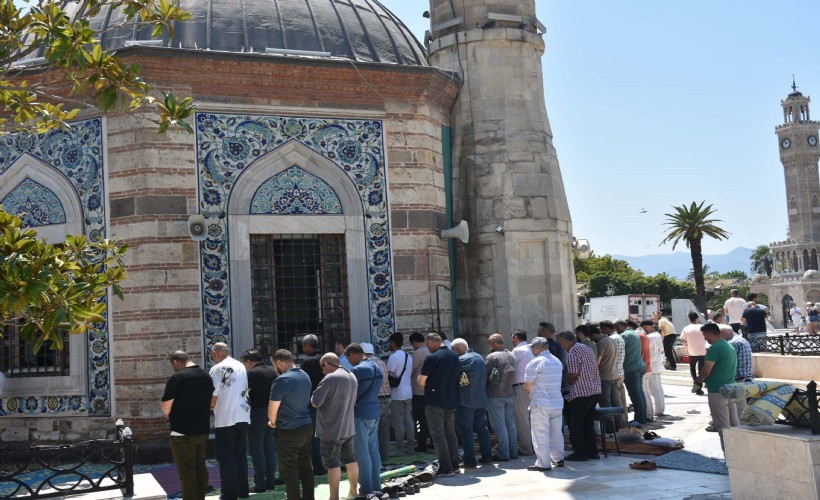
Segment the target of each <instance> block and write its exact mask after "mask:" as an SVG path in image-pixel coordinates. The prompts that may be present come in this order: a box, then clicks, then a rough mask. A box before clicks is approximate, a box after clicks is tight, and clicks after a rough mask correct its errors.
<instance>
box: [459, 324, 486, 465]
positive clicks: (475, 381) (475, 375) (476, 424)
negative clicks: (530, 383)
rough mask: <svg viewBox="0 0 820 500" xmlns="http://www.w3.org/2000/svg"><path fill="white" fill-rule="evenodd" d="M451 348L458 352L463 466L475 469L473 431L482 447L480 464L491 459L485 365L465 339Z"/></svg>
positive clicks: (460, 433)
mask: <svg viewBox="0 0 820 500" xmlns="http://www.w3.org/2000/svg"><path fill="white" fill-rule="evenodd" d="M452 345H453V351H455V353H456V354H458V360H459V363H460V364H461V373H462V374H461V376H460V378H459V381H458V408H457V409H456V415H455V420H456V431H458V436H459V437H460V438H461V443H462V444H463V445H464V468H465V469H474V468H475V467H477V466H478V464H477V463H476V460H475V446H474V445H473V433H475V434H477V435H478V444H479V447H480V448H481V463H482V464H491V463H492V462H493V449H492V446H491V445H490V431H489V430H488V429H487V418H486V412H487V365H486V363H484V358H482V357H481V355H480V354H478V353H476V352H474V351H473V350H472V349H470V346H469V345H467V341H466V340H464V339H455V340H454V341H453V344H452Z"/></svg>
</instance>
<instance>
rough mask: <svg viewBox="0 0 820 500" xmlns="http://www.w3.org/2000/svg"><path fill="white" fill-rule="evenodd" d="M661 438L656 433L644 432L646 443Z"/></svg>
mask: <svg viewBox="0 0 820 500" xmlns="http://www.w3.org/2000/svg"><path fill="white" fill-rule="evenodd" d="M659 437H660V436H659V435H658V433H656V432H652V431H649V432H644V434H643V438H644V440H645V441H652V440H653V439H658V438H659Z"/></svg>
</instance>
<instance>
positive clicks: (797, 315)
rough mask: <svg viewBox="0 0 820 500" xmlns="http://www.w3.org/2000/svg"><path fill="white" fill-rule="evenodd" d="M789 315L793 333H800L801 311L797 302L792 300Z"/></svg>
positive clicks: (801, 323)
mask: <svg viewBox="0 0 820 500" xmlns="http://www.w3.org/2000/svg"><path fill="white" fill-rule="evenodd" d="M789 316H791V317H792V325H794V329H795V331H794V333H800V327H801V326H802V325H803V311H801V310H800V308H799V307H797V304H795V303H794V302H792V307H791V309H789Z"/></svg>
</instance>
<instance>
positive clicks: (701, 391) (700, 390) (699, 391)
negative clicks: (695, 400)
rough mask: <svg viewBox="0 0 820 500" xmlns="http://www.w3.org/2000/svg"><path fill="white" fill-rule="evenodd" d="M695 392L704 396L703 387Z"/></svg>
mask: <svg viewBox="0 0 820 500" xmlns="http://www.w3.org/2000/svg"><path fill="white" fill-rule="evenodd" d="M695 394H697V395H698V396H703V389H699V390H698V392H696V393H695Z"/></svg>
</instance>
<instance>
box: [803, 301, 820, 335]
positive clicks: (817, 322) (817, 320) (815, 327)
mask: <svg viewBox="0 0 820 500" xmlns="http://www.w3.org/2000/svg"><path fill="white" fill-rule="evenodd" d="M818 307H820V304H818V305H814V304H812V303H811V302H808V303H807V304H806V315H807V316H808V317H809V324H808V325H806V332H808V333H809V334H810V335H816V334H817V333H818V332H820V311H818Z"/></svg>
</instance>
